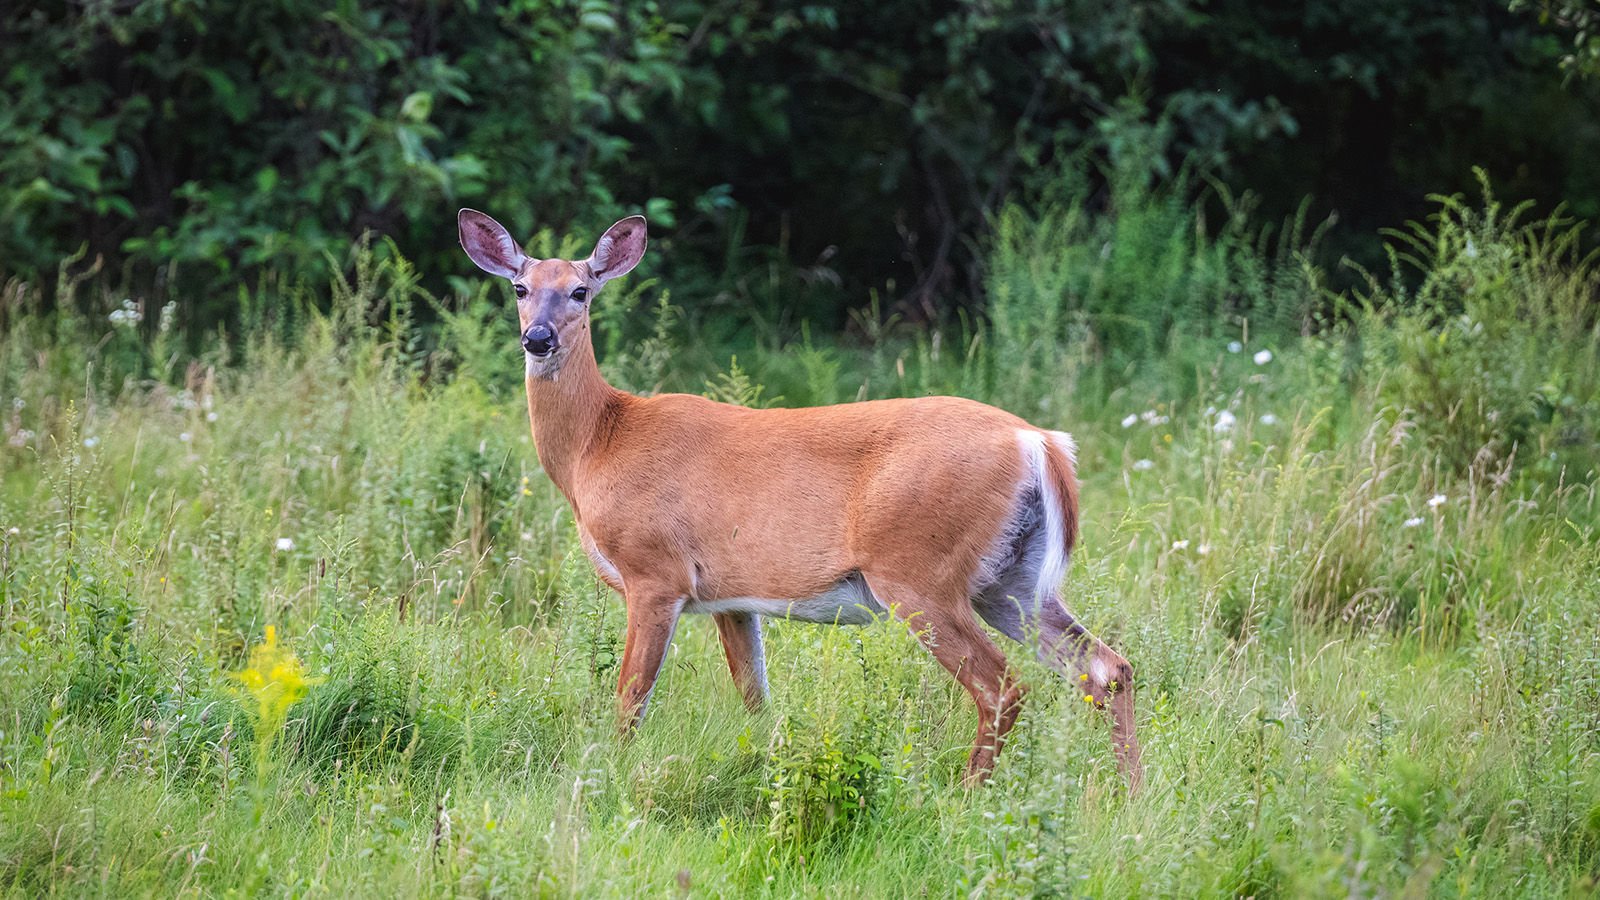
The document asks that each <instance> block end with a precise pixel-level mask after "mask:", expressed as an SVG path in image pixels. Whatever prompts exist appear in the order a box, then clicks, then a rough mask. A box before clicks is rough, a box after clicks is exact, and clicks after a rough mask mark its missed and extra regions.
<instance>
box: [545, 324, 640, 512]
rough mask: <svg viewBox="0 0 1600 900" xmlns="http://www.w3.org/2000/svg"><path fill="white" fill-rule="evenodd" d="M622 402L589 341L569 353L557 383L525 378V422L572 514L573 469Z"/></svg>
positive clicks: (556, 376)
mask: <svg viewBox="0 0 1600 900" xmlns="http://www.w3.org/2000/svg"><path fill="white" fill-rule="evenodd" d="M626 396H627V395H626V394H624V393H623V392H622V391H619V390H617V389H616V388H614V387H612V386H611V385H609V384H607V383H606V380H605V378H604V377H603V376H602V375H601V374H600V366H599V365H598V364H597V363H596V362H595V358H594V346H593V345H592V344H590V343H589V341H587V340H584V341H581V342H580V343H579V344H578V346H575V347H573V348H572V353H571V355H570V356H568V357H567V360H566V362H565V364H563V365H562V366H561V369H560V371H559V372H558V373H557V374H556V375H555V377H542V376H539V375H534V374H529V375H528V419H529V421H530V422H532V424H533V442H534V444H535V445H536V446H537V448H538V451H539V464H540V465H541V466H543V467H544V471H545V474H547V475H549V476H550V480H551V481H553V482H555V485H556V487H558V488H560V489H561V493H563V494H565V495H566V496H567V500H568V501H569V502H572V503H573V504H574V508H576V500H575V498H574V497H573V494H572V489H573V482H574V480H575V475H576V470H577V467H578V465H579V463H580V462H581V461H582V459H583V457H584V454H585V453H587V452H588V451H589V449H590V447H591V446H592V445H593V443H594V442H595V439H596V435H597V433H598V432H599V430H600V428H601V425H602V423H603V422H604V421H605V420H606V418H607V417H608V416H609V415H611V414H613V413H614V412H615V407H616V406H617V405H618V404H619V403H621V402H622V400H623V398H625V397H626Z"/></svg>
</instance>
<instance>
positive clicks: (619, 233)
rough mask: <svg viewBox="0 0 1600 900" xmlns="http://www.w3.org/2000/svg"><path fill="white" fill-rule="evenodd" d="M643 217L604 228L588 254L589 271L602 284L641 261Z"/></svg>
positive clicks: (643, 239) (630, 269)
mask: <svg viewBox="0 0 1600 900" xmlns="http://www.w3.org/2000/svg"><path fill="white" fill-rule="evenodd" d="M644 243H645V223H644V216H629V217H627V218H626V219H623V220H622V221H620V222H618V223H617V224H615V225H613V226H611V227H610V228H607V229H606V233H605V234H603V235H601V236H600V242H599V243H597V244H595V245H594V252H593V253H591V254H589V260H588V263H589V271H590V272H592V273H593V274H594V277H596V278H598V279H600V280H601V281H602V282H604V281H610V280H611V279H613V278H618V277H621V276H623V275H626V274H628V273H629V272H631V271H633V267H634V266H637V265H638V264H639V260H640V259H642V258H644Z"/></svg>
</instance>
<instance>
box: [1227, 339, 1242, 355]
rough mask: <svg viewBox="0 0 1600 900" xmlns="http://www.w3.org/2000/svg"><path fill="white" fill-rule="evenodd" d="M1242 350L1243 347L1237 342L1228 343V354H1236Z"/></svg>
mask: <svg viewBox="0 0 1600 900" xmlns="http://www.w3.org/2000/svg"><path fill="white" fill-rule="evenodd" d="M1243 349H1244V345H1243V344H1241V343H1239V342H1238V341H1229V342H1228V352H1229V353H1238V352H1239V351H1240V350H1243Z"/></svg>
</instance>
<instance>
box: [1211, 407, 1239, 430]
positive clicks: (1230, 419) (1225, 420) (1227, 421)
mask: <svg viewBox="0 0 1600 900" xmlns="http://www.w3.org/2000/svg"><path fill="white" fill-rule="evenodd" d="M1238 421H1239V419H1238V417H1236V416H1235V415H1234V414H1233V413H1231V412H1229V411H1228V410H1225V409H1224V410H1221V411H1220V412H1218V413H1217V422H1216V424H1215V425H1212V426H1211V430H1212V431H1215V432H1216V433H1217V434H1225V433H1227V432H1229V431H1232V430H1233V425H1234V423H1235V422H1238Z"/></svg>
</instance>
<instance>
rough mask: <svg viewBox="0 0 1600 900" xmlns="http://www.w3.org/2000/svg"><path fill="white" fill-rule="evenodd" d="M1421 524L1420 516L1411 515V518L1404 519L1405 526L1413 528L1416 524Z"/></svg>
mask: <svg viewBox="0 0 1600 900" xmlns="http://www.w3.org/2000/svg"><path fill="white" fill-rule="evenodd" d="M1421 524H1422V517H1421V516H1412V517H1411V518H1409V519H1407V520H1406V527H1407V528H1415V527H1417V526H1418V525H1421Z"/></svg>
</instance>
